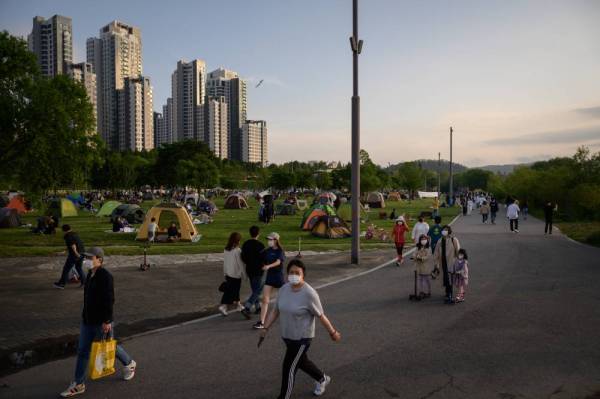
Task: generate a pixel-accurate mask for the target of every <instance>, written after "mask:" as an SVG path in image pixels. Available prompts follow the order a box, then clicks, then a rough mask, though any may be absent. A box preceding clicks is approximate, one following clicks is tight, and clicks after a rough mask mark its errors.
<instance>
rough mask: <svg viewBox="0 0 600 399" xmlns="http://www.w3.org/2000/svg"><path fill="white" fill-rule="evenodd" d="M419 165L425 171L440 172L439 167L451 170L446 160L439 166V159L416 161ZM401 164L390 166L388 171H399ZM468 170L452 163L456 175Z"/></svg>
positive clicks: (443, 169)
mask: <svg viewBox="0 0 600 399" xmlns="http://www.w3.org/2000/svg"><path fill="white" fill-rule="evenodd" d="M414 162H415V163H416V164H417V165H421V167H422V168H423V169H425V170H431V171H432V172H437V171H438V167H439V168H441V170H442V171H448V170H449V168H450V161H446V160H444V159H442V160H441V161H440V164H439V166H438V161H437V159H418V160H416V161H414ZM401 164H402V162H401V163H398V164H396V165H390V166H389V167H387V168H386V169H387V170H389V171H391V172H394V171H395V170H396V169H398V168H399V167H400V165H401ZM467 169H469V168H467V167H466V166H465V165H461V164H459V163H456V162H453V163H452V171H453V172H454V173H461V172H464V171H466V170H467Z"/></svg>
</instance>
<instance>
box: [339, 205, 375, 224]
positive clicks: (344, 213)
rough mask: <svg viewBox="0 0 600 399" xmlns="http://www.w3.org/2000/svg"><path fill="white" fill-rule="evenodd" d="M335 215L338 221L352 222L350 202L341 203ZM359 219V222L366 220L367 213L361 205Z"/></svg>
mask: <svg viewBox="0 0 600 399" xmlns="http://www.w3.org/2000/svg"><path fill="white" fill-rule="evenodd" d="M336 213H337V215H338V216H339V217H340V219H342V220H343V221H345V222H351V221H352V204H351V203H350V202H345V203H343V204H342V205H340V207H339V208H338V210H337V212H336ZM359 219H360V220H367V219H368V215H367V212H365V208H364V206H363V205H362V204H360V215H359Z"/></svg>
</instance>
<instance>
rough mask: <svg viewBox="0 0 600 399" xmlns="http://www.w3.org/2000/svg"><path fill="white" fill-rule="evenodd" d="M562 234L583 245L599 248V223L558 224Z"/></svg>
mask: <svg viewBox="0 0 600 399" xmlns="http://www.w3.org/2000/svg"><path fill="white" fill-rule="evenodd" d="M556 225H557V227H558V228H559V229H560V231H561V232H562V233H563V234H566V235H567V236H569V237H570V238H572V239H574V240H576V241H579V242H582V243H584V244H588V245H593V246H595V247H600V222H576V223H568V222H558V223H556Z"/></svg>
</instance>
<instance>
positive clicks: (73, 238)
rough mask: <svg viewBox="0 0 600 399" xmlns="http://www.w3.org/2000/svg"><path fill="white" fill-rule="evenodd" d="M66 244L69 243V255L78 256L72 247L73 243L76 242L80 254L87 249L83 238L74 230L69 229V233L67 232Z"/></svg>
mask: <svg viewBox="0 0 600 399" xmlns="http://www.w3.org/2000/svg"><path fill="white" fill-rule="evenodd" d="M65 244H66V245H67V251H69V256H73V257H76V256H77V255H75V253H74V252H73V248H72V246H73V244H75V247H76V248H77V252H78V253H79V255H83V252H84V251H85V247H84V246H83V242H82V241H81V238H79V236H78V235H77V233H75V232H74V231H69V232H68V233H66V234H65Z"/></svg>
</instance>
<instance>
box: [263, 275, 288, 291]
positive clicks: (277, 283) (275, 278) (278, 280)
mask: <svg viewBox="0 0 600 399" xmlns="http://www.w3.org/2000/svg"><path fill="white" fill-rule="evenodd" d="M284 284H285V279H284V278H283V274H282V273H281V272H278V273H267V279H266V280H265V285H269V286H271V287H273V288H281V287H282V286H283V285H284Z"/></svg>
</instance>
